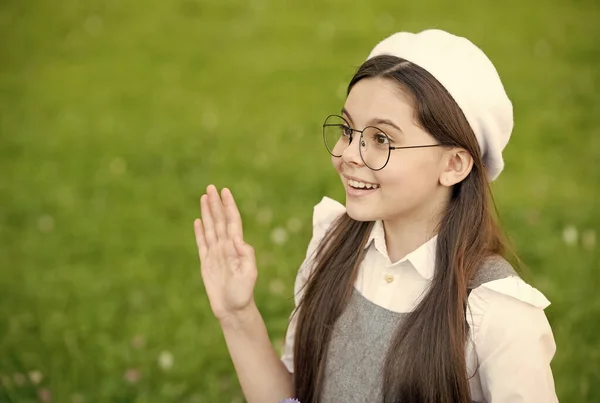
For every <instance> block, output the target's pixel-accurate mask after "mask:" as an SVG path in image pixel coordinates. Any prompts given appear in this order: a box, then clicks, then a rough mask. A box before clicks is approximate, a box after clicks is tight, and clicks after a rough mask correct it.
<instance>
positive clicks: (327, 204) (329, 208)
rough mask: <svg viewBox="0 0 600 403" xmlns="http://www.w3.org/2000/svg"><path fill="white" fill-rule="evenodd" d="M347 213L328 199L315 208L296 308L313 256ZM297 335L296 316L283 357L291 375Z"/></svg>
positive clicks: (297, 287)
mask: <svg viewBox="0 0 600 403" xmlns="http://www.w3.org/2000/svg"><path fill="white" fill-rule="evenodd" d="M345 212H346V208H345V207H344V205H342V204H340V203H339V202H337V201H335V200H333V199H330V198H328V197H324V198H323V199H322V200H321V201H320V202H319V204H317V205H316V206H315V207H314V211H313V234H312V238H311V240H310V242H309V244H308V250H307V251H306V257H305V259H304V262H302V265H300V269H299V270H298V274H297V276H296V281H295V283H294V302H295V304H296V307H297V306H298V304H299V303H300V301H301V299H302V295H303V288H304V285H305V284H306V281H307V280H308V278H309V276H310V273H311V270H312V268H313V264H312V263H313V261H312V259H313V257H314V256H313V255H314V253H315V251H316V250H317V246H319V243H320V242H321V240H322V239H323V237H324V236H325V233H326V232H327V229H328V228H329V227H330V226H331V224H332V223H333V221H335V219H336V218H338V217H339V216H340V215H342V214H344V213H345ZM295 335H296V315H294V316H293V317H292V318H291V320H290V323H289V326H288V329H287V332H286V335H285V344H284V347H283V356H282V357H281V360H282V361H283V363H284V364H285V366H286V367H287V369H288V371H289V372H290V373H292V372H294V338H295Z"/></svg>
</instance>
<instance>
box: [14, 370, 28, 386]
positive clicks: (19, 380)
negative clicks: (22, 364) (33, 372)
mask: <svg viewBox="0 0 600 403" xmlns="http://www.w3.org/2000/svg"><path fill="white" fill-rule="evenodd" d="M26 381H27V377H26V376H25V375H23V374H22V373H20V372H16V373H14V374H13V382H14V383H15V385H17V386H23V385H25V382H26Z"/></svg>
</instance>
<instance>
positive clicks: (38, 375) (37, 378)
mask: <svg viewBox="0 0 600 403" xmlns="http://www.w3.org/2000/svg"><path fill="white" fill-rule="evenodd" d="M27 375H28V376H29V380H30V381H31V383H33V384H34V385H37V384H39V383H40V382H42V379H44V374H42V371H38V370H35V371H29V373H28V374H27Z"/></svg>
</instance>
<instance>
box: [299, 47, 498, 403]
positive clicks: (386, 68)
mask: <svg viewBox="0 0 600 403" xmlns="http://www.w3.org/2000/svg"><path fill="white" fill-rule="evenodd" d="M372 77H379V78H384V79H388V80H390V81H392V82H395V83H396V84H397V85H398V88H399V89H400V90H401V91H402V93H403V94H405V95H408V96H409V98H410V99H411V101H412V104H413V107H414V110H415V119H416V122H417V123H418V124H419V125H420V126H421V127H422V128H423V129H424V130H426V131H427V132H428V133H429V134H431V136H433V137H434V138H435V139H436V140H437V141H438V142H439V143H440V144H442V145H443V146H449V147H460V148H463V149H465V150H467V151H468V152H469V153H470V154H471V156H472V157H473V161H474V162H473V167H472V169H471V171H470V173H469V174H468V176H467V177H466V178H465V179H464V180H463V181H462V182H460V183H459V184H457V185H455V186H454V188H453V189H452V195H451V198H450V201H449V204H448V206H447V208H446V211H445V214H444V215H443V217H442V218H441V220H440V223H439V226H438V228H437V234H438V239H437V251H436V261H435V262H436V263H435V264H436V268H435V274H434V276H433V279H432V283H431V285H430V288H429V289H428V292H427V293H426V295H425V296H424V297H423V299H422V301H421V302H420V303H419V305H418V306H417V307H416V308H415V309H414V311H412V312H411V313H409V314H408V316H407V319H406V321H405V322H404V323H403V325H402V326H400V328H399V329H398V330H397V332H396V334H395V335H394V337H393V338H392V342H391V344H390V350H389V351H388V354H387V358H386V360H385V362H383V363H382V368H383V396H384V400H383V401H384V403H396V402H402V403H417V402H418V403H434V402H435V403H456V402H461V403H462V402H470V401H471V400H470V392H469V386H468V377H469V375H468V374H467V368H466V362H465V343H466V341H467V335H468V325H467V323H466V321H465V306H466V301H467V296H468V288H469V282H470V280H471V279H472V278H473V276H474V275H475V273H476V271H477V270H478V268H479V267H480V266H481V265H482V263H483V261H484V259H485V258H486V257H488V256H490V255H494V254H500V255H503V254H504V242H503V238H502V235H501V231H500V230H499V227H498V225H497V224H496V219H495V208H494V203H493V200H492V197H491V191H490V188H489V184H488V181H487V178H486V171H485V167H484V166H483V162H482V156H481V151H480V149H479V146H478V143H477V139H476V137H475V134H474V133H473V130H472V129H471V127H470V125H469V123H468V121H467V119H466V118H465V116H464V114H463V113H462V111H461V109H460V108H459V106H458V105H457V104H456V102H455V101H454V100H453V99H452V97H451V96H450V94H449V93H448V92H447V91H446V89H445V88H444V87H443V86H442V85H441V84H440V83H439V82H438V81H437V80H436V79H435V78H434V77H433V76H432V75H431V74H429V73H428V72H427V71H426V70H424V69H423V68H421V67H419V66H417V65H415V64H413V63H410V62H408V61H406V60H403V59H400V58H398V57H394V56H378V57H375V58H372V59H370V60H368V61H366V62H365V63H364V64H363V65H362V66H361V67H360V68H359V69H358V71H357V72H356V74H355V75H354V77H353V78H352V80H351V81H350V84H349V86H348V93H350V90H351V89H352V87H353V86H354V85H355V84H356V83H357V82H359V81H360V80H362V79H365V78H372ZM372 227H373V223H372V222H358V221H355V220H353V219H351V218H350V217H349V216H348V215H347V214H344V215H342V216H341V217H340V218H339V219H338V220H337V221H336V222H334V223H333V224H332V226H331V228H330V230H329V231H328V232H327V234H326V235H325V237H324V239H323V240H322V242H321V243H320V245H319V247H318V248H317V251H316V255H315V258H314V266H313V267H314V270H313V272H312V274H311V276H310V278H309V280H308V282H307V284H306V286H305V289H304V296H303V298H302V300H301V302H300V304H299V306H298V308H297V310H296V312H295V314H296V315H298V317H297V331H296V338H295V344H294V383H295V393H296V397H297V398H299V399H300V401H301V402H302V403H317V402H318V401H319V397H320V394H321V390H322V387H323V377H324V372H325V364H326V360H327V351H328V347H329V342H330V339H331V334H332V330H333V326H334V325H335V322H336V320H337V318H338V317H339V315H340V314H341V313H342V311H343V310H344V308H345V306H346V305H347V302H348V300H349V297H350V295H351V291H352V287H353V283H354V281H355V279H356V275H357V272H358V266H359V265H360V262H361V260H362V259H363V257H364V253H365V252H364V246H365V245H366V242H367V239H368V236H369V233H370V231H371V229H372Z"/></svg>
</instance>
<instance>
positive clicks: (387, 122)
mask: <svg viewBox="0 0 600 403" xmlns="http://www.w3.org/2000/svg"><path fill="white" fill-rule="evenodd" d="M342 114H345V115H346V116H348V118H350V120H352V116H350V114H349V113H348V111H347V110H346V108H342ZM371 122H372V123H373V124H375V125H377V124H385V125H389V126H392V127H393V128H394V129H396V130H398V131H399V132H400V133H404V132H403V131H402V129H401V128H400V127H398V126H397V125H396V124H395V123H394V122H392V121H391V120H389V119H382V118H375V119H373V120H372V121H371Z"/></svg>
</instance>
